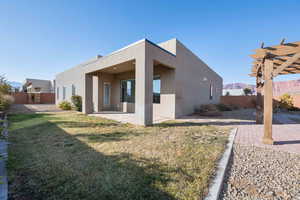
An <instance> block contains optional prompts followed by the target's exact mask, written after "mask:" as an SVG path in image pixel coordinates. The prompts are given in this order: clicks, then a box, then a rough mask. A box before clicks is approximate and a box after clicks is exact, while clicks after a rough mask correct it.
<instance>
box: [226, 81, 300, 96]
mask: <svg viewBox="0 0 300 200" xmlns="http://www.w3.org/2000/svg"><path fill="white" fill-rule="evenodd" d="M244 88H251V89H252V90H253V91H255V90H256V87H255V85H251V84H245V83H230V84H225V85H224V86H223V89H244ZM286 93H288V94H300V79H298V80H290V81H278V82H274V84H273V95H274V96H281V95H283V94H286Z"/></svg>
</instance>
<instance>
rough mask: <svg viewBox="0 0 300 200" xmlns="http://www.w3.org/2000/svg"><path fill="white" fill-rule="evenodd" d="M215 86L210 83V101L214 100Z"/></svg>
mask: <svg viewBox="0 0 300 200" xmlns="http://www.w3.org/2000/svg"><path fill="white" fill-rule="evenodd" d="M213 89H214V88H213V85H212V83H211V82H210V85H209V99H210V100H212V99H213Z"/></svg>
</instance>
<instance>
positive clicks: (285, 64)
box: [273, 49, 300, 77]
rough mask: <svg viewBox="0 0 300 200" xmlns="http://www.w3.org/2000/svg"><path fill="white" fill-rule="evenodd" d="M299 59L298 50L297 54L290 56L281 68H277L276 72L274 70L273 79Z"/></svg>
mask: <svg viewBox="0 0 300 200" xmlns="http://www.w3.org/2000/svg"><path fill="white" fill-rule="evenodd" d="M299 58H300V49H299V53H296V54H295V55H294V56H292V57H291V58H290V59H288V60H287V61H286V62H284V63H283V64H282V65H281V66H279V67H278V68H277V69H276V70H274V72H273V77H275V76H277V75H278V74H279V73H280V72H282V71H283V70H284V69H285V68H287V67H288V66H290V65H292V64H293V63H294V62H296V61H297V60H298V59H299Z"/></svg>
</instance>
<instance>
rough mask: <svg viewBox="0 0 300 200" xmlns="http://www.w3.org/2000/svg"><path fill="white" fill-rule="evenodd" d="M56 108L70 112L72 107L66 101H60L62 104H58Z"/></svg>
mask: <svg viewBox="0 0 300 200" xmlns="http://www.w3.org/2000/svg"><path fill="white" fill-rule="evenodd" d="M58 106H59V108H60V109H62V110H71V109H72V105H71V103H70V102H68V101H62V102H60V103H59V105H58Z"/></svg>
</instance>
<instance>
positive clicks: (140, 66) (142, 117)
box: [135, 54, 153, 126]
mask: <svg viewBox="0 0 300 200" xmlns="http://www.w3.org/2000/svg"><path fill="white" fill-rule="evenodd" d="M152 84H153V59H150V58H148V57H147V56H146V55H145V54H144V55H142V56H140V57H138V58H137V59H136V67H135V116H136V120H137V124H140V125H145V126H146V125H151V124H152V122H153V105H152V101H153V85H152Z"/></svg>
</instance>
